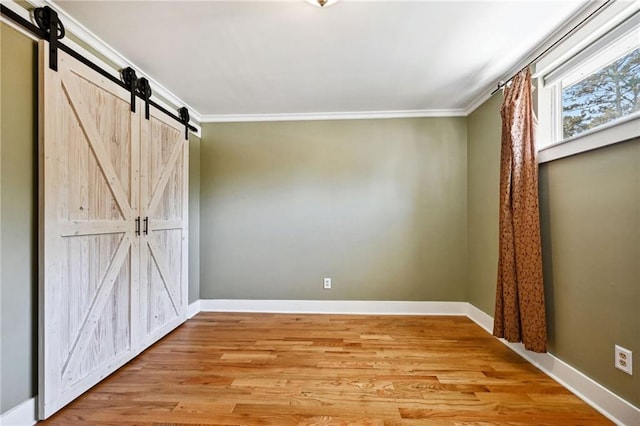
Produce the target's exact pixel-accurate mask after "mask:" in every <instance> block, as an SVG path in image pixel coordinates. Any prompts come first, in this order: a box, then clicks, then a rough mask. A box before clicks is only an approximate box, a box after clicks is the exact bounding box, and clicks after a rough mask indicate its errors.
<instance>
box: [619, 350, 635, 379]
mask: <svg viewBox="0 0 640 426" xmlns="http://www.w3.org/2000/svg"><path fill="white" fill-rule="evenodd" d="M616 368H617V369H619V370H622V371H624V372H625V373H627V374H629V375H633V353H632V352H631V351H630V350H629V349H625V348H623V347H622V346H618V345H616Z"/></svg>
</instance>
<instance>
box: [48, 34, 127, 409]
mask: <svg viewBox="0 0 640 426" xmlns="http://www.w3.org/2000/svg"><path fill="white" fill-rule="evenodd" d="M42 43H43V42H42ZM40 52H41V61H40V64H41V70H40V79H41V89H40V99H41V102H40V105H41V114H40V117H41V129H40V153H41V157H40V165H41V169H40V188H41V191H40V215H41V217H40V220H41V228H40V238H41V243H40V250H41V253H40V260H41V279H40V298H41V300H40V304H41V311H40V356H39V363H40V374H39V377H40V391H39V395H38V400H39V404H40V407H39V408H40V417H42V418H45V417H48V416H49V415H50V414H52V413H53V412H55V411H57V410H58V409H59V408H61V407H62V406H64V405H65V404H67V403H68V402H69V401H71V400H73V399H74V398H76V397H77V396H78V395H80V394H81V393H82V392H84V391H85V390H87V389H88V388H90V387H91V386H93V385H94V384H96V383H97V382H98V381H99V380H100V379H102V378H103V377H105V376H106V375H108V374H110V373H111V372H113V371H114V370H115V369H116V368H118V367H120V366H121V365H122V364H124V363H125V362H126V361H128V360H129V359H130V358H131V356H132V355H133V354H134V352H135V350H136V349H137V348H136V347H135V346H136V345H135V344H134V341H135V339H136V335H137V333H138V331H137V330H136V329H135V326H134V325H133V324H132V322H131V318H132V316H137V315H138V313H137V304H136V303H134V302H135V299H136V297H137V296H136V294H135V291H136V289H137V288H138V280H139V270H138V268H139V266H138V265H139V264H138V262H139V248H138V245H139V244H138V240H137V236H136V235H135V217H137V214H138V213H137V212H138V210H139V206H138V200H139V183H138V175H139V170H138V162H139V122H138V121H137V120H136V117H135V116H133V115H132V114H131V113H130V106H129V94H128V92H127V91H126V90H124V89H122V88H120V87H119V86H117V85H116V84H114V83H112V82H111V81H109V80H107V79H105V78H103V77H101V76H100V75H99V74H97V73H95V72H94V71H92V70H90V69H88V68H87V67H85V66H84V65H82V64H81V63H79V62H78V61H76V60H75V59H73V58H71V57H70V56H67V55H66V54H64V53H63V52H59V57H58V69H59V71H58V72H54V71H51V70H50V69H49V68H48V67H46V66H42V64H48V58H46V56H47V54H48V49H47V48H46V45H44V44H41V46H40Z"/></svg>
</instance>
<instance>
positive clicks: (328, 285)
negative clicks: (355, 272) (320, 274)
mask: <svg viewBox="0 0 640 426" xmlns="http://www.w3.org/2000/svg"><path fill="white" fill-rule="evenodd" d="M323 288H324V289H325V290H329V289H331V278H325V279H324V283H323Z"/></svg>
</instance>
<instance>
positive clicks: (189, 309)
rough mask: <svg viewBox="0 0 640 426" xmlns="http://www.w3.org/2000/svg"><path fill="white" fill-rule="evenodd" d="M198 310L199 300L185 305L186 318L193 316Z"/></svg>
mask: <svg viewBox="0 0 640 426" xmlns="http://www.w3.org/2000/svg"><path fill="white" fill-rule="evenodd" d="M198 312H200V300H196V301H195V302H193V303H191V304H190V305H189V306H188V307H187V319H190V318H193V317H194V316H195V315H196V314H197V313H198Z"/></svg>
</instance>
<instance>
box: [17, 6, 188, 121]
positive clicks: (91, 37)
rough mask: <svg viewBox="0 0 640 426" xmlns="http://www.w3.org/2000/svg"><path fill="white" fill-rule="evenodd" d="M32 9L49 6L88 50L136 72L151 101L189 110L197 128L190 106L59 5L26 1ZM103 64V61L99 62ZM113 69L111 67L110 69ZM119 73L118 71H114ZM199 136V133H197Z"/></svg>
mask: <svg viewBox="0 0 640 426" xmlns="http://www.w3.org/2000/svg"><path fill="white" fill-rule="evenodd" d="M27 3H29V4H30V5H31V6H33V7H44V6H49V7H50V8H52V9H54V10H55V11H56V12H58V15H59V16H60V18H61V19H62V22H63V24H64V26H65V29H66V30H67V31H68V32H70V33H72V34H73V35H75V36H76V37H78V38H79V39H80V40H82V41H83V42H84V43H86V44H87V45H88V46H89V47H90V48H92V49H94V50H95V51H96V52H97V53H98V54H99V55H101V56H102V57H103V58H105V59H106V60H108V61H110V62H112V63H114V64H115V65H116V66H118V67H119V68H120V69H122V68H126V67H128V66H130V67H132V68H133V69H135V70H136V72H137V73H138V74H140V77H144V78H146V79H147V80H149V84H150V85H151V89H152V91H153V95H152V99H153V100H154V101H155V102H157V103H158V104H160V105H162V106H163V107H165V108H167V109H170V110H172V109H178V108H181V107H183V106H184V107H187V108H188V109H189V115H190V116H191V119H192V121H191V122H190V124H193V125H194V126H195V127H198V128H199V126H198V123H199V122H200V113H199V112H198V111H197V110H195V109H194V108H193V107H192V106H190V105H189V104H187V103H186V102H184V101H183V100H182V99H180V98H179V97H178V96H176V95H175V94H174V93H173V92H171V91H170V90H169V89H167V88H166V87H165V86H163V85H162V84H161V83H160V82H158V81H157V80H155V79H154V78H153V77H151V76H149V75H148V74H147V73H145V72H144V70H143V69H141V68H140V67H139V66H137V65H136V64H135V63H133V62H132V61H130V60H129V59H127V58H126V57H125V56H123V55H122V54H120V53H119V52H118V51H117V50H116V49H114V48H113V47H111V46H110V45H109V44H108V43H106V42H105V41H104V40H102V39H101V38H100V37H98V36H97V35H95V34H94V33H93V32H91V31H90V30H89V29H87V27H85V26H84V25H82V24H81V23H80V22H79V21H77V20H76V19H75V18H74V17H73V16H71V15H70V14H69V13H68V12H67V11H65V10H64V9H63V8H62V7H60V5H58V4H56V3H53V2H52V1H51V0H27ZM64 43H65V44H69V45H71V44H72V41H71V40H67V39H65V40H64ZM73 44H74V50H81V51H82V53H83V55H85V56H88V57H91V58H92V59H93V58H96V59H100V58H97V57H96V55H95V54H93V53H92V52H88V51H87V50H86V49H83V48H82V47H81V46H78V45H77V44H75V43H73ZM101 62H102V63H103V64H104V61H101ZM110 68H113V67H110ZM115 71H116V72H118V73H119V71H120V70H119V69H118V70H115ZM197 134H199V131H198V132H197Z"/></svg>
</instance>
